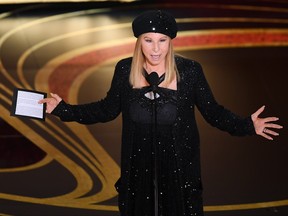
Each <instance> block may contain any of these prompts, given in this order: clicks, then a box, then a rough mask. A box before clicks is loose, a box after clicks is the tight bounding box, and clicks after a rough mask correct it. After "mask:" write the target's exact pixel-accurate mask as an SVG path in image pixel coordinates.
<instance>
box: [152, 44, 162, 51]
mask: <svg viewBox="0 0 288 216" xmlns="http://www.w3.org/2000/svg"><path fill="white" fill-rule="evenodd" d="M159 49H160V48H159V44H158V43H153V51H154V52H158V51H159Z"/></svg>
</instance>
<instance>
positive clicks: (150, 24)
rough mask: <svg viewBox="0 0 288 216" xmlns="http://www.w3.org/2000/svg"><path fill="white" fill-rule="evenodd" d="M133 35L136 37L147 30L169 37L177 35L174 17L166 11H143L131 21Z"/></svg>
mask: <svg viewBox="0 0 288 216" xmlns="http://www.w3.org/2000/svg"><path fill="white" fill-rule="evenodd" d="M132 30H133V33H134V36H135V37H136V38H138V37H139V36H140V35H141V34H144V33H148V32H155V33H161V34H165V35H167V36H169V37H170V38H171V39H173V38H175V37H176V36H177V31H178V28H177V23H176V20H175V18H174V17H173V16H172V15H171V14H169V13H168V12H166V11H162V10H151V11H145V12H143V13H142V14H140V15H139V16H138V17H136V18H135V19H134V21H133V22H132Z"/></svg>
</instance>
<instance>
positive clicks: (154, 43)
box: [141, 32, 171, 66]
mask: <svg viewBox="0 0 288 216" xmlns="http://www.w3.org/2000/svg"><path fill="white" fill-rule="evenodd" d="M170 40H171V39H170V37H168V36H167V35H164V34H160V33H153V32H151V33H145V34H143V36H142V38H141V47H142V52H143V54H144V56H145V58H146V64H149V65H151V66H157V65H161V64H162V65H163V66H164V65H165V57H166V55H167V53H168V50H169V44H170Z"/></svg>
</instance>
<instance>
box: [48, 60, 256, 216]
mask: <svg viewBox="0 0 288 216" xmlns="http://www.w3.org/2000/svg"><path fill="white" fill-rule="evenodd" d="M131 60H132V58H127V59H123V60H121V61H119V62H118V64H117V65H116V68H115V73H114V76H113V80H112V84H111V87H110V89H109V91H108V93H107V96H106V97H105V98H104V99H103V100H100V101H97V102H93V103H90V104H83V105H70V104H67V103H65V102H64V101H62V102H61V103H60V104H59V105H58V106H57V107H56V109H54V111H53V113H52V114H54V115H57V116H59V117H60V119H61V120H62V121H77V122H79V123H82V124H92V123H97V122H107V121H111V120H113V119H115V118H116V117H117V116H118V115H119V114H120V113H122V122H123V128H122V146H121V177H120V179H119V180H118V182H117V183H116V184H115V186H116V189H117V191H118V192H119V210H120V214H121V216H153V215H154V203H155V199H154V197H155V195H154V188H155V184H154V179H155V174H154V173H157V180H158V181H157V182H158V184H157V188H158V193H157V195H158V199H157V200H158V209H159V215H161V216H192V215H194V216H195V215H199V216H201V215H203V202H202V183H201V170H200V141H199V133H198V128H197V125H196V120H195V113H194V111H195V110H194V109H195V107H197V108H198V110H199V111H200V113H201V114H202V116H203V117H204V119H205V120H206V121H207V122H208V123H209V124H211V125H212V126H213V127H217V128H218V129H220V130H223V131H227V132H228V133H230V134H231V135H235V136H244V135H252V134H255V130H254V126H253V122H252V120H251V118H250V116H249V117H247V118H242V117H240V116H238V115H236V114H234V113H232V112H231V111H229V110H227V109H225V108H224V107H223V106H221V105H219V104H218V103H217V102H216V100H215V99H214V96H213V94H212V92H211V90H210V87H209V85H208V83H207V81H206V79H205V76H204V73H203V71H202V67H201V65H200V64H199V63H197V62H196V61H193V60H189V59H186V58H183V57H176V58H175V61H176V64H177V68H178V70H179V75H180V80H179V82H178V83H177V91H173V90H169V89H161V90H162V93H163V94H162V93H161V94H159V95H160V97H156V99H155V101H157V129H156V133H155V130H154V129H151V128H152V127H151V121H152V120H153V119H152V117H151V113H152V110H153V109H152V108H151V99H150V98H149V97H147V95H146V96H145V94H146V93H147V91H146V90H145V88H143V89H133V88H132V86H131V85H130V84H129V73H130V66H131ZM151 119H152V120H151ZM155 134H156V135H155ZM155 137H156V138H157V139H156V142H154V141H155V139H153V138H155ZM152 139H153V140H152ZM153 143H154V144H153ZM155 146H156V151H155V148H154V147H155ZM155 152H156V158H157V159H156V160H155V161H156V165H157V166H156V167H157V171H156V172H155V169H154V167H155V166H154V162H153V161H154V160H153V158H154V155H155Z"/></svg>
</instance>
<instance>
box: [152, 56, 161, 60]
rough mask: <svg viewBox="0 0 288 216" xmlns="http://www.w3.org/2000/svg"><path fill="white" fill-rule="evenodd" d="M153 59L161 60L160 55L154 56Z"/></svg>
mask: <svg viewBox="0 0 288 216" xmlns="http://www.w3.org/2000/svg"><path fill="white" fill-rule="evenodd" d="M151 57H152V59H153V60H158V59H159V58H160V55H152V56H151Z"/></svg>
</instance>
